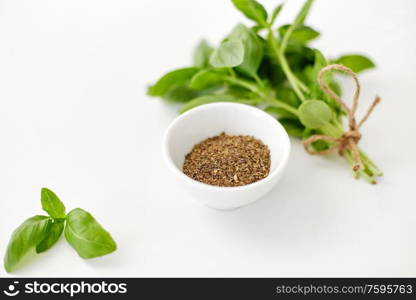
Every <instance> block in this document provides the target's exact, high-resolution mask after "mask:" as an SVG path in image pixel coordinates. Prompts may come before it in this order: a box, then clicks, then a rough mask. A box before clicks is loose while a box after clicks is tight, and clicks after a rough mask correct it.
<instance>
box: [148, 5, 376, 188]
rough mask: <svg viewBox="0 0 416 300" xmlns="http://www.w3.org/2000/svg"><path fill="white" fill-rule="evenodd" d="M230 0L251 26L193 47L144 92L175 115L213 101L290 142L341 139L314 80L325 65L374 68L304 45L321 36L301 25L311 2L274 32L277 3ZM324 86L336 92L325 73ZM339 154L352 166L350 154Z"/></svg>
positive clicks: (365, 173) (331, 108) (369, 171)
mask: <svg viewBox="0 0 416 300" xmlns="http://www.w3.org/2000/svg"><path fill="white" fill-rule="evenodd" d="M232 2H233V4H234V6H235V7H236V8H237V9H238V10H239V11H240V12H242V13H243V14H244V15H245V16H246V17H247V18H248V19H250V20H251V21H253V22H254V23H255V24H254V26H252V27H247V26H245V25H242V24H238V25H237V26H236V27H235V28H234V29H233V30H232V31H231V33H230V34H228V35H227V36H226V37H225V38H224V39H223V40H222V41H221V43H220V45H219V46H218V47H216V48H213V47H212V46H210V45H209V44H208V43H207V42H206V41H202V42H201V43H200V44H199V45H198V47H197V48H196V51H195V54H194V63H193V66H191V67H186V68H181V69H177V70H174V71H171V72H168V73H167V74H165V75H164V76H162V77H161V78H160V79H159V80H158V81H157V82H156V83H155V84H154V85H152V86H150V87H149V89H148V94H149V95H151V96H155V97H161V98H163V99H165V100H168V101H174V102H180V103H183V106H182V108H181V110H180V112H181V113H182V112H185V111H187V110H189V109H192V108H194V107H196V106H199V105H202V104H206V103H213V102H224V101H228V102H239V103H245V104H250V105H254V106H257V107H259V108H261V109H264V110H265V111H267V112H269V113H270V114H272V115H273V116H275V117H276V118H278V119H279V121H280V123H281V124H282V125H283V126H284V127H285V128H286V130H287V132H288V133H289V134H290V135H292V136H294V137H298V138H301V139H307V138H308V137H310V136H312V135H315V134H324V135H327V136H328V135H329V136H333V137H340V136H342V134H343V132H344V131H343V126H342V121H343V117H345V111H344V110H343V108H342V107H341V105H339V104H338V102H337V101H335V100H334V99H332V98H331V97H329V96H328V95H326V94H325V93H324V92H323V91H322V90H321V88H320V86H319V83H318V81H317V75H318V73H319V71H320V70H321V69H322V68H323V67H325V66H326V65H328V64H329V63H337V64H342V65H344V66H346V67H349V68H350V69H352V70H353V71H354V72H356V73H357V72H361V71H364V70H367V69H370V68H373V67H374V63H373V62H372V61H371V60H370V59H369V58H367V57H365V56H362V55H356V54H353V55H344V56H341V57H338V58H335V59H332V60H328V59H327V58H326V57H325V56H324V55H323V54H322V52H321V51H319V50H318V49H315V48H312V47H311V46H309V43H310V42H311V41H313V40H314V39H316V38H317V37H318V36H319V35H320V34H319V32H318V31H316V30H315V29H313V28H311V27H310V26H307V25H305V24H304V22H305V19H306V16H307V15H308V12H309V10H310V7H311V5H312V3H313V0H307V1H306V2H305V4H304V6H303V7H302V9H301V10H300V12H299V13H298V15H297V16H296V18H295V20H294V21H293V23H292V24H284V25H281V26H278V27H276V26H275V25H274V24H275V21H276V19H277V17H278V15H279V13H280V12H281V10H282V7H283V5H282V4H280V5H278V6H276V8H275V9H274V10H273V11H272V12H271V14H268V13H267V11H266V10H265V8H264V7H263V6H262V5H261V4H260V3H258V2H257V1H255V0H232ZM324 81H325V83H326V84H328V85H329V87H330V88H331V89H332V90H334V91H335V92H336V93H337V94H338V95H341V88H340V85H339V84H338V82H337V81H336V79H335V78H334V76H332V74H329V73H327V74H325V78H324ZM329 146H330V144H329V143H328V142H327V141H323V140H319V141H316V142H314V143H313V144H312V147H313V148H314V149H315V150H316V151H322V150H325V149H328V148H329ZM360 151H361V150H360ZM360 155H361V160H362V162H363V165H364V168H363V169H361V170H360V171H358V172H356V173H355V176H357V177H359V176H361V177H364V178H366V179H367V180H368V181H370V182H372V183H374V182H375V179H374V177H375V176H379V175H381V171H380V170H379V169H378V168H377V167H376V166H375V164H374V163H373V162H372V161H371V160H370V159H369V158H368V156H367V155H365V154H364V152H362V151H361V152H360ZM345 157H346V159H347V161H348V162H349V163H350V164H351V165H352V164H353V161H352V159H351V153H350V152H349V151H346V154H345Z"/></svg>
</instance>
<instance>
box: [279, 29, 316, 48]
mask: <svg viewBox="0 0 416 300" xmlns="http://www.w3.org/2000/svg"><path fill="white" fill-rule="evenodd" d="M290 26H291V25H289V24H288V25H283V26H281V27H279V29H278V30H279V34H280V36H281V37H284V36H285V34H286V33H287V30H288V29H289V27H290ZM318 36H319V32H318V31H316V30H314V29H313V28H311V27H309V26H305V25H300V26H297V27H296V28H295V29H294V30H293V32H292V35H291V36H290V39H291V41H293V42H298V43H301V44H306V43H307V42H310V41H312V40H314V39H316V38H317V37H318Z"/></svg>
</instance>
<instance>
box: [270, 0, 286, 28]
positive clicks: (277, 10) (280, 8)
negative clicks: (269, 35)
mask: <svg viewBox="0 0 416 300" xmlns="http://www.w3.org/2000/svg"><path fill="white" fill-rule="evenodd" d="M282 8H283V3H282V4H279V5H278V6H276V7H275V8H274V9H273V12H272V15H271V17H270V21H269V24H270V26H273V24H274V22H275V21H276V18H277V16H278V15H279V14H280V11H281V10H282Z"/></svg>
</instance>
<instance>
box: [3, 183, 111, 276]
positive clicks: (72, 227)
mask: <svg viewBox="0 0 416 300" xmlns="http://www.w3.org/2000/svg"><path fill="white" fill-rule="evenodd" d="M41 202H42V208H43V210H44V211H46V212H47V213H48V215H49V216H41V215H36V216H34V217H31V218H29V219H27V220H26V221H24V222H23V223H22V224H21V225H20V226H19V227H18V228H17V229H16V230H15V231H14V232H13V234H12V237H11V238H10V241H9V245H8V247H7V251H6V255H5V257H4V268H5V269H6V271H7V272H12V271H14V270H15V269H16V268H17V267H19V264H20V262H21V261H22V259H23V258H24V257H25V256H26V255H27V254H28V253H29V252H30V251H31V250H33V249H35V251H36V253H42V252H45V251H47V250H49V249H50V248H51V247H52V246H53V245H55V243H56V242H57V241H58V240H59V238H60V236H61V235H62V233H64V235H65V238H66V240H67V241H68V243H69V244H70V245H71V246H72V247H73V248H74V249H75V251H77V253H78V255H79V256H80V257H82V258H94V257H98V256H103V255H106V254H109V253H111V252H113V251H115V250H116V249H117V245H116V243H115V241H114V240H113V238H112V237H111V235H110V234H109V233H108V232H107V231H106V230H105V229H104V228H103V227H102V226H101V225H100V224H99V223H98V222H97V221H96V220H95V219H94V217H93V216H92V215H91V214H90V213H89V212H87V211H85V210H83V209H81V208H76V209H73V210H71V211H70V212H69V213H66V209H65V206H64V204H63V203H62V202H61V200H59V198H58V197H57V196H56V194H55V193H54V192H52V191H51V190H49V189H47V188H43V189H42V191H41Z"/></svg>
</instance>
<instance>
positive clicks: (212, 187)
mask: <svg viewBox="0 0 416 300" xmlns="http://www.w3.org/2000/svg"><path fill="white" fill-rule="evenodd" d="M214 106H218V107H228V108H229V107H236V106H238V107H240V108H243V109H246V110H253V111H256V112H260V113H261V115H262V116H263V117H264V118H267V119H269V120H271V121H272V123H274V124H275V125H276V126H277V127H279V131H280V132H281V133H282V135H283V139H284V140H285V143H284V144H285V146H283V147H284V149H283V155H282V158H281V159H280V162H279V164H278V165H277V166H276V168H275V169H274V170H273V171H272V172H270V173H269V174H268V175H267V176H266V177H265V178H263V179H260V180H258V181H256V182H253V183H249V184H246V185H241V186H216V185H210V184H207V183H203V182H200V181H197V180H195V179H192V178H191V177H189V176H187V175H186V174H184V173H183V172H182V170H180V169H179V168H178V167H177V166H176V165H175V163H174V162H173V160H172V157H171V155H170V154H169V149H168V140H169V137H170V135H171V132H172V129H173V128H174V127H175V126H176V124H178V123H179V122H181V121H182V120H183V119H185V118H187V117H188V116H189V115H191V114H195V113H197V112H198V111H201V110H206V109H208V108H209V107H214ZM267 146H268V145H267ZM162 148H163V157H164V160H165V162H166V163H167V165H168V167H169V169H171V170H172V171H173V172H174V173H175V174H176V175H177V176H178V177H179V178H181V179H182V180H184V181H185V182H187V183H189V184H192V185H196V186H198V187H200V188H202V189H207V190H218V191H220V190H222V191H224V190H227V191H242V190H249V189H253V188H255V187H257V186H260V185H264V184H267V183H268V182H270V181H272V179H273V178H274V177H276V176H278V175H279V174H280V173H281V172H282V171H283V169H284V168H285V166H286V164H287V162H288V160H289V155H290V150H291V144H290V139H289V135H288V134H287V131H286V129H284V127H283V126H282V124H281V123H280V122H279V121H278V120H277V119H275V118H273V117H272V116H271V115H269V114H268V113H266V112H265V111H263V110H261V109H259V108H257V107H254V106H250V105H247V104H242V103H233V102H216V103H209V104H203V105H200V106H197V107H194V108H192V109H190V110H188V111H186V112H185V113H183V114H181V115H179V116H178V117H176V118H175V119H174V120H173V121H172V122H171V123H170V124H169V126H168V127H167V129H166V131H165V134H164V136H163V147H162Z"/></svg>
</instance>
